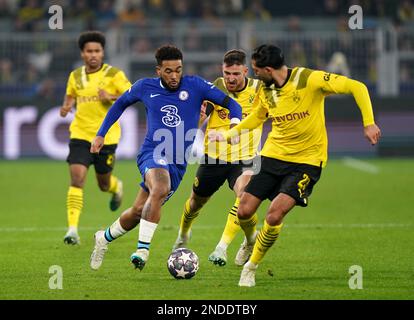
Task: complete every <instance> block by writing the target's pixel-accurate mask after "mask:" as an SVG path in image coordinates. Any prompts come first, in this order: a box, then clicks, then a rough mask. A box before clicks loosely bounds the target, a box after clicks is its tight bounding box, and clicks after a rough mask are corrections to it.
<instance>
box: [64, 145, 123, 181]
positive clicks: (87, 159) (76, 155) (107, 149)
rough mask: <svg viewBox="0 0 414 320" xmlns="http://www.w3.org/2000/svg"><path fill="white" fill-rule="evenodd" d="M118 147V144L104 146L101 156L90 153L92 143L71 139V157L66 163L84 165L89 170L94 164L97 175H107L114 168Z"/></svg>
mask: <svg viewBox="0 0 414 320" xmlns="http://www.w3.org/2000/svg"><path fill="white" fill-rule="evenodd" d="M117 146H118V145H117V144H108V145H104V146H103V147H102V149H101V151H100V152H99V154H92V153H91V152H90V149H91V143H90V142H88V141H86V140H81V139H70V142H69V155H68V157H67V159H66V161H67V162H68V163H69V164H83V165H84V166H85V167H87V168H89V166H90V165H91V164H93V165H94V167H95V171H96V173H98V174H106V173H109V172H111V171H112V170H113V168H114V164H115V150H116V147H117Z"/></svg>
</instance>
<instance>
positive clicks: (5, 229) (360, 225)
mask: <svg viewBox="0 0 414 320" xmlns="http://www.w3.org/2000/svg"><path fill="white" fill-rule="evenodd" d="M412 226H413V224H411V223H350V224H346V223H326V224H324V223H315V224H300V223H299V224H294V223H292V224H286V225H284V227H287V228H297V229H312V228H326V229H339V228H347V229H348V228H349V229H352V228H356V229H358V228H366V229H381V228H410V227H412ZM160 227H161V228H164V230H165V229H174V231H175V230H176V229H178V226H170V225H164V226H162V225H161V226H160ZM193 228H195V229H222V228H223V225H221V224H217V225H199V226H194V227H193ZM101 229H103V228H100V227H80V231H81V232H82V231H97V230H101ZM66 230H67V228H66V227H2V228H0V232H48V231H49V232H61V231H62V232H63V231H66ZM134 230H135V229H134ZM132 232H134V231H132Z"/></svg>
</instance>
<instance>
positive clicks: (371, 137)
mask: <svg viewBox="0 0 414 320" xmlns="http://www.w3.org/2000/svg"><path fill="white" fill-rule="evenodd" d="M364 135H365V137H366V138H367V139H368V141H369V142H370V143H371V144H372V145H373V146H374V145H376V144H377V143H378V141H379V139H380V137H381V130H380V128H378V126H377V125H376V124H371V125H369V126H366V127H364Z"/></svg>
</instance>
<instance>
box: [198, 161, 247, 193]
mask: <svg viewBox="0 0 414 320" xmlns="http://www.w3.org/2000/svg"><path fill="white" fill-rule="evenodd" d="M253 165H254V161H253V159H252V160H246V161H243V162H242V161H241V162H238V163H228V162H222V161H221V162H220V161H219V160H218V159H213V158H210V157H208V156H207V155H205V157H204V163H202V164H200V166H199V167H198V170H197V173H196V177H195V179H194V183H193V191H194V193H195V194H196V195H198V196H200V197H210V196H212V195H213V194H214V193H215V192H216V191H217V190H218V189H220V187H221V186H222V185H223V184H224V182H225V181H226V180H227V182H228V185H229V188H230V189H233V187H234V184H235V183H236V180H237V178H238V177H239V176H241V175H242V174H243V172H244V171H245V170H252V169H251V168H252V166H253Z"/></svg>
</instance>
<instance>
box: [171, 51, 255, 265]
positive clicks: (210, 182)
mask: <svg viewBox="0 0 414 320" xmlns="http://www.w3.org/2000/svg"><path fill="white" fill-rule="evenodd" d="M222 72H223V77H220V78H217V79H216V80H215V81H214V84H215V85H216V86H217V88H219V89H220V90H222V91H223V92H225V93H226V94H228V95H229V96H230V97H232V98H233V99H234V100H236V101H237V102H238V103H239V104H240V105H241V107H242V112H243V118H244V117H246V116H248V115H249V114H250V113H251V112H252V110H253V103H254V100H255V99H256V93H258V92H259V90H260V86H261V81H260V80H257V79H251V78H248V77H247V72H248V67H247V65H246V53H245V52H244V51H243V50H239V49H233V50H230V51H228V52H226V53H225V55H224V57H223V63H222ZM206 115H207V116H209V119H208V124H207V128H206V132H205V133H206V135H205V143H204V152H205V157H204V162H203V163H202V164H201V165H200V166H199V168H198V170H197V174H196V177H195V180H194V183H193V190H192V192H191V195H190V198H189V199H188V200H187V201H186V202H185V205H184V212H183V214H182V216H181V223H180V230H179V233H178V237H177V240H176V242H175V244H174V246H173V249H175V248H179V247H183V246H184V247H185V246H186V244H187V242H188V240H189V237H190V232H191V225H192V223H193V221H194V219H195V218H196V217H197V216H198V214H199V212H200V210H201V208H202V207H203V206H204V205H205V204H206V203H207V201H208V200H209V199H210V197H211V196H212V195H213V194H214V193H215V192H216V191H217V190H218V189H219V188H220V187H221V186H222V185H223V183H225V182H226V181H227V182H228V185H229V187H230V189H232V190H233V191H234V194H235V196H236V200H235V203H234V205H233V207H232V208H231V210H230V211H229V214H228V216H227V222H226V226H225V228H224V231H223V234H222V236H221V239H220V241H219V243H218V244H217V246H216V248H215V250H214V251H213V252H212V253H211V254H210V256H209V258H208V259H209V261H211V262H212V263H214V264H217V265H219V266H224V265H225V264H226V263H227V247H228V246H229V245H230V243H231V242H232V241H233V239H234V237H235V236H236V234H237V232H238V231H239V230H240V225H239V221H238V219H237V209H238V205H239V201H240V197H241V194H242V192H243V191H244V188H245V186H246V185H247V183H248V182H249V181H250V177H251V175H252V173H253V168H252V166H253V158H254V157H255V156H256V154H257V148H258V145H259V142H260V137H261V133H262V127H261V126H259V128H258V129H257V130H256V131H255V132H247V133H246V134H245V135H242V136H241V138H240V139H239V142H238V143H237V144H234V145H228V144H227V142H225V141H223V142H210V141H209V140H208V138H207V136H208V132H209V131H210V130H229V129H230V118H229V112H228V110H227V109H224V108H223V107H221V106H219V105H215V104H211V103H207V108H206ZM240 253H241V254H242V253H244V251H240ZM248 258H249V257H248V256H247V257H245V256H242V255H237V256H236V258H235V263H236V264H237V265H240V266H242V265H243V264H244V263H245V262H246V261H247V259H248Z"/></svg>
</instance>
